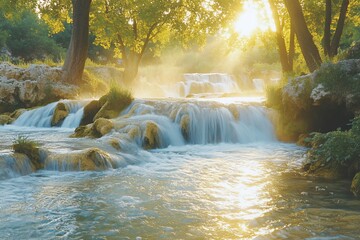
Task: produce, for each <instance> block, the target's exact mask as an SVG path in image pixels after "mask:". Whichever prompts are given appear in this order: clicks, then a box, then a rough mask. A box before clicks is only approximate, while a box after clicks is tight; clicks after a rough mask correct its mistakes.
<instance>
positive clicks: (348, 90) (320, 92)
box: [280, 59, 360, 141]
mask: <svg viewBox="0 0 360 240" xmlns="http://www.w3.org/2000/svg"><path fill="white" fill-rule="evenodd" d="M359 86H360V59H349V60H343V61H339V62H338V63H336V64H333V63H324V64H323V65H322V66H321V67H320V69H318V70H316V71H315V72H314V73H312V74H308V75H304V76H300V77H296V78H292V79H290V80H289V81H288V84H287V85H285V86H284V87H283V89H282V91H281V96H280V97H281V100H282V101H281V109H280V112H281V114H282V116H280V118H281V122H282V123H281V124H282V128H283V129H285V130H284V131H282V132H287V133H289V135H290V136H289V137H287V136H285V137H283V138H285V139H286V138H288V139H292V140H293V141H296V140H297V137H298V136H299V135H300V134H303V133H309V132H313V131H316V132H328V131H333V130H335V129H337V128H342V129H348V128H349V122H350V120H351V119H352V118H354V116H355V114H356V113H357V112H360V87H359ZM281 139H282V138H281Z"/></svg>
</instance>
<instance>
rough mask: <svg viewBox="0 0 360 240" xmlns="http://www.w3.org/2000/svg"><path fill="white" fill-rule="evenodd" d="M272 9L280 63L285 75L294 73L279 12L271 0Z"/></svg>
mask: <svg viewBox="0 0 360 240" xmlns="http://www.w3.org/2000/svg"><path fill="white" fill-rule="evenodd" d="M269 4H270V8H271V11H272V14H273V17H274V22H275V27H276V41H277V45H278V52H279V57H280V63H281V68H282V72H283V73H288V72H292V68H291V67H290V64H289V59H288V54H287V50H286V44H285V40H284V36H283V32H282V26H281V24H280V18H279V14H278V10H277V8H276V5H275V2H274V0H269Z"/></svg>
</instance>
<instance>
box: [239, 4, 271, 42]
mask: <svg viewBox="0 0 360 240" xmlns="http://www.w3.org/2000/svg"><path fill="white" fill-rule="evenodd" d="M269 29H270V30H272V31H275V25H274V23H273V20H272V15H271V10H270V6H269V3H268V2H267V0H263V1H260V2H259V1H254V0H248V1H246V2H244V5H243V9H242V11H241V12H240V14H239V16H238V17H237V19H236V20H235V22H234V30H235V31H236V32H237V33H238V34H239V35H240V37H250V36H251V35H253V34H254V33H255V32H259V31H261V32H264V31H267V30H269Z"/></svg>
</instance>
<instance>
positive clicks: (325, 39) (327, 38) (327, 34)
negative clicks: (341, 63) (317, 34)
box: [323, 0, 332, 56]
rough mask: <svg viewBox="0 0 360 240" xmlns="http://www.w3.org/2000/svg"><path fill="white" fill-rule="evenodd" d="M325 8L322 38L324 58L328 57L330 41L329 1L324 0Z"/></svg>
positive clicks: (330, 8)
mask: <svg viewBox="0 0 360 240" xmlns="http://www.w3.org/2000/svg"><path fill="white" fill-rule="evenodd" d="M325 2H326V3H325V4H326V7H325V25H324V37H323V48H324V54H325V56H329V54H330V39H331V32H330V26H331V11H332V7H331V0H326V1H325Z"/></svg>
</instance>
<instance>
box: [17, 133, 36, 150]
mask: <svg viewBox="0 0 360 240" xmlns="http://www.w3.org/2000/svg"><path fill="white" fill-rule="evenodd" d="M38 146H39V144H38V143H37V142H35V141H33V140H30V139H29V138H28V137H27V136H22V135H19V136H18V137H17V139H15V140H14V141H13V145H12V148H13V150H14V151H15V152H17V153H24V154H27V153H28V152H29V151H32V149H35V148H37V147H38Z"/></svg>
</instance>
